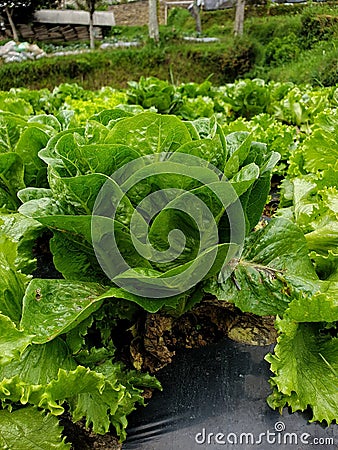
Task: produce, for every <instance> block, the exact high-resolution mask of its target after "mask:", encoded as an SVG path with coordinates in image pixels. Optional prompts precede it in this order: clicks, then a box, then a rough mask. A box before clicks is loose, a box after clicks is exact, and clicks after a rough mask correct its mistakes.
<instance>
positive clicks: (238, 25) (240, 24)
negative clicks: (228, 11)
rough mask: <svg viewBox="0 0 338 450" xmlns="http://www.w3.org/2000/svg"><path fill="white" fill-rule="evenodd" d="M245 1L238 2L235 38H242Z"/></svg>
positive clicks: (238, 0)
mask: <svg viewBox="0 0 338 450" xmlns="http://www.w3.org/2000/svg"><path fill="white" fill-rule="evenodd" d="M244 13H245V0H237V2H236V16H235V27H234V34H235V36H242V34H243V26H244Z"/></svg>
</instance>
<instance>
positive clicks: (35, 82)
mask: <svg viewBox="0 0 338 450" xmlns="http://www.w3.org/2000/svg"><path fill="white" fill-rule="evenodd" d="M263 10H264V11H265V14H267V11H268V10H267V9H266V8H265V9H264V8H263V7H260V8H256V10H255V9H253V8H248V9H247V12H246V14H247V16H246V20H245V25H244V30H245V35H244V36H243V38H241V39H235V38H234V37H233V32H232V29H233V15H234V10H233V9H230V10H229V9H228V10H223V11H212V12H206V11H203V12H202V29H203V35H204V36H212V37H218V38H219V42H218V43H208V44H197V43H192V42H189V43H187V42H186V41H184V40H183V39H182V38H183V37H184V36H186V35H190V36H192V35H194V34H195V28H194V27H195V24H194V20H193V19H192V17H191V16H190V14H189V13H188V11H187V10H185V9H172V10H171V13H170V16H169V21H168V25H167V26H161V27H160V36H161V41H160V43H159V45H154V43H153V42H150V41H149V39H148V30H147V27H146V26H143V27H126V26H118V27H113V28H112V30H111V33H110V36H108V37H107V38H105V40H113V41H114V40H115V41H116V40H124V41H132V40H138V41H140V42H141V44H142V46H141V47H140V48H124V49H113V50H105V51H102V50H99V49H98V50H96V51H94V52H91V53H87V54H81V55H76V56H74V55H73V56H63V57H58V58H56V57H55V58H44V59H41V60H38V61H32V62H31V61H27V62H23V63H12V64H0V89H2V90H8V89H10V88H11V87H21V86H26V87H29V88H31V89H37V88H43V87H47V88H49V89H52V88H53V87H54V86H55V85H57V84H60V83H63V82H68V83H71V82H77V83H79V84H81V85H83V86H84V87H85V88H87V89H99V88H100V87H102V86H106V85H108V86H113V87H115V88H124V87H126V86H127V82H128V81H130V80H137V79H139V77H140V76H141V75H143V76H146V77H147V76H157V77H159V78H162V79H165V80H171V79H172V77H173V78H174V80H175V82H176V83H180V82H190V81H195V82H199V83H200V82H203V81H204V80H205V79H206V78H208V77H209V76H210V75H211V74H212V78H211V80H212V82H213V83H214V84H215V85H220V84H224V83H227V82H232V81H234V80H235V79H238V78H243V77H260V78H263V79H266V80H276V81H277V80H279V81H293V82H296V83H312V84H313V83H315V84H320V85H324V86H327V85H333V84H336V83H337V82H338V69H337V64H338V63H337V61H338V51H337V50H336V48H338V47H337V42H338V20H336V19H335V17H338V10H337V8H336V7H333V6H330V5H329V4H326V5H311V4H310V5H307V6H304V5H294V7H286V6H285V5H281V6H278V7H277V6H276V7H273V8H271V11H270V10H269V11H268V12H269V13H270V15H269V16H267V15H265V16H263V15H262V11H263ZM283 10H284V12H285V11H287V12H288V14H286V15H277V12H278V13H280V12H281V11H283ZM254 13H255V14H254ZM318 15H319V16H320V17H323V18H324V19H325V20H324V21H323V20H322V19H320V20H319V21H318V20H317V17H318ZM327 18H329V20H327ZM309 20H310V22H309ZM311 21H312V22H311ZM309 23H310V24H311V23H312V24H314V27H308V24H309ZM98 44H99V43H98ZM296 47H297V48H296ZM295 50H297V51H295Z"/></svg>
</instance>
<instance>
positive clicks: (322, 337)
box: [266, 307, 338, 424]
mask: <svg viewBox="0 0 338 450" xmlns="http://www.w3.org/2000/svg"><path fill="white" fill-rule="evenodd" d="M306 311H307V309H305V311H304V312H305V313H306ZM325 311H327V308H326V307H325ZM299 314H300V310H299V309H298V311H297V315H299ZM334 316H337V308H336V313H335V314H333V315H332V318H334ZM336 318H337V317H336ZM277 325H278V330H279V332H280V333H281V336H280V337H279V338H278V344H277V346H276V347H275V354H274V355H271V354H269V355H267V356H266V360H267V361H268V362H269V363H270V364H271V370H272V372H273V373H274V374H275V375H274V376H273V377H272V378H271V380H270V383H271V386H272V387H273V393H272V394H271V395H270V396H269V398H268V403H269V405H270V406H271V407H272V408H279V409H282V408H283V407H284V406H286V405H289V406H290V407H291V408H292V411H293V412H294V411H298V410H300V411H304V410H305V409H307V408H308V407H311V409H312V411H313V417H312V419H311V421H312V422H313V421H319V422H322V421H326V422H327V424H330V423H331V422H332V421H333V420H335V419H337V411H338V384H337V379H338V339H337V338H333V337H332V336H331V335H330V333H329V332H328V330H325V328H326V327H325V324H323V323H297V322H294V321H291V320H290V319H286V320H279V321H277Z"/></svg>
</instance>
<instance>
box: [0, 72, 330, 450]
mask: <svg viewBox="0 0 338 450" xmlns="http://www.w3.org/2000/svg"><path fill="white" fill-rule="evenodd" d="M337 100H338V90H337V89H336V88H325V89H313V88H311V87H309V86H306V87H303V88H300V87H297V86H294V85H292V84H289V83H287V84H276V83H271V84H264V83H263V82H262V81H261V80H250V81H238V82H236V83H234V84H231V85H227V86H223V87H221V88H214V87H213V86H212V84H211V83H210V82H209V81H206V82H205V83H203V84H202V85H196V84H194V83H189V84H186V85H182V86H179V87H175V86H172V85H170V84H169V83H167V82H164V81H161V80H157V79H154V78H151V79H141V80H140V81H139V82H137V83H136V82H131V83H130V86H129V89H128V90H126V91H115V90H112V89H110V88H105V89H102V90H101V91H99V92H90V91H85V90H84V89H82V88H81V87H79V86H77V85H61V86H59V87H57V88H55V89H54V91H53V92H49V91H47V90H42V91H28V90H26V89H16V90H12V91H10V92H8V93H1V95H0V109H1V112H0V122H1V127H0V208H1V217H0V246H1V256H0V258H1V264H0V272H1V276H0V280H1V281H0V311H1V315H0V321H1V330H2V332H1V336H0V364H1V366H0V399H1V402H2V403H1V405H2V408H1V410H0V423H1V427H0V444H1V446H2V447H4V448H6V445H7V446H9V447H8V448H14V443H15V448H16V449H18V450H20V448H22V449H26V448H30V447H29V446H28V442H29V443H30V445H31V443H32V442H33V443H35V442H36V446H38V445H39V446H40V447H43V448H60V449H61V448H62V449H63V448H70V444H69V443H67V442H66V441H65V438H64V437H63V436H62V427H60V425H59V424H58V417H59V416H60V415H61V414H62V413H63V412H64V411H65V410H67V412H68V413H69V415H70V417H71V418H72V420H74V421H77V420H80V419H82V418H84V419H85V422H86V426H88V427H92V429H93V431H94V432H95V433H102V434H104V433H107V432H108V431H109V430H111V429H114V430H115V432H116V433H117V435H118V436H119V437H120V439H121V440H123V439H125V437H126V427H127V416H128V414H129V413H130V412H131V411H132V410H133V409H135V407H136V405H137V404H143V402H144V400H143V395H142V393H143V390H144V389H145V388H149V387H151V388H159V389H160V388H161V386H160V384H159V382H158V381H157V380H156V379H155V378H154V377H152V376H150V375H148V374H145V373H142V372H140V371H136V370H128V369H126V368H125V367H124V366H123V365H122V363H121V362H119V361H117V360H116V359H115V353H116V349H115V346H114V343H113V341H112V339H111V330H112V329H114V327H116V326H118V324H119V321H120V320H121V319H123V320H128V321H130V324H133V323H134V321H135V320H136V318H137V317H138V316H139V314H140V313H141V312H142V311H144V310H145V311H147V312H157V311H161V312H163V313H166V314H170V315H175V316H178V315H180V314H182V313H184V312H186V311H188V310H189V309H191V308H192V307H193V306H194V305H196V304H197V303H198V302H200V301H202V300H203V297H204V296H205V294H212V295H214V296H216V297H217V298H218V299H219V300H221V301H227V302H232V303H234V304H235V305H236V306H237V307H238V308H240V309H241V310H242V311H245V312H251V313H254V314H257V315H259V316H266V315H274V316H276V317H277V320H276V326H277V329H278V331H279V338H278V343H277V345H276V347H275V350H274V353H273V354H269V355H268V356H267V357H266V359H267V360H268V361H269V362H270V364H271V370H272V372H273V374H274V375H273V376H272V378H271V380H270V382H271V385H272V394H271V395H270V397H269V398H268V402H269V404H270V405H271V406H272V407H274V408H280V409H282V408H283V407H284V406H286V405H289V406H291V408H292V410H293V411H296V410H304V409H306V408H308V407H310V408H311V409H312V411H313V419H312V420H317V421H325V422H326V423H328V424H330V423H331V422H332V421H334V420H337V417H338V389H337V386H338V376H337V373H338V340H337V321H338V301H337V298H338V221H337V215H338V191H337V187H336V185H337V179H338V177H337V172H338V170H337V169H338V162H337V161H338V143H337V136H338V112H337V111H336V106H337ZM168 113H170V115H168ZM163 152H165V153H166V154H167V155H168V158H167V159H168V160H169V163H172V164H173V165H174V166H173V167H177V165H178V164H181V163H182V158H181V155H182V154H185V155H189V156H190V157H194V158H198V161H199V163H198V164H197V163H196V165H194V164H192V165H190V166H189V171H184V169H180V171H178V173H174V174H167V175H165V174H164V173H163V171H162V172H161V173H157V172H156V171H155V172H151V170H149V166H147V165H149V162H147V163H144V162H143V161H144V159H142V158H143V157H144V156H147V155H152V156H153V157H154V158H155V159H154V160H153V161H152V162H154V161H155V163H156V162H157V163H158V162H159V161H161V159H160V157H159V158H156V156H157V155H158V156H160V154H161V153H163ZM140 160H141V161H142V164H141V166H139V165H135V171H134V172H135V173H134V174H133V176H134V179H135V180H138V181H137V182H136V183H135V185H133V187H132V189H130V190H129V191H127V192H126V195H125V197H124V198H123V201H122V202H121V204H120V205H119V206H118V207H117V210H116V214H115V217H114V218H113V219H112V218H111V217H109V215H107V216H105V217H103V218H100V220H101V222H100V221H99V228H100V227H101V229H102V234H101V235H99V236H96V247H97V248H107V246H106V244H107V241H106V238H107V233H106V231H105V230H107V229H108V228H109V227H113V228H114V230H115V233H116V241H117V245H118V247H119V250H120V252H121V254H122V256H123V258H124V260H125V261H126V262H127V264H128V268H129V269H127V270H126V269H125V268H124V269H123V270H122V269H121V270H120V271H119V270H117V272H116V273H115V274H114V276H112V277H108V276H107V272H106V271H104V270H103V269H102V265H100V264H99V262H98V258H97V253H96V252H95V250H94V249H93V244H92V233H91V224H92V215H93V211H94V209H95V202H96V199H97V197H98V195H99V192H100V190H101V188H102V187H103V185H104V184H105V183H106V182H107V180H108V182H109V180H110V178H109V177H110V175H111V174H112V173H115V172H116V171H118V170H119V169H120V168H121V167H124V166H125V165H126V164H127V163H131V162H133V161H140ZM183 160H184V158H183ZM189 161H190V159H189ZM201 161H204V163H202V164H201ZM152 162H151V163H152ZM210 164H211V165H212V166H210ZM154 167H155V166H154ZM210 167H212V168H213V169H210ZM150 169H151V166H150ZM203 170H208V171H210V170H211V171H212V172H213V173H212V174H211V175H210V174H209V175H208V177H207V182H206V183H204V184H203V185H201V182H200V181H199V180H201V176H202V175H201V174H203V173H204V172H203ZM147 171H148V172H147ZM219 171H221V172H222V173H224V174H225V175H226V177H227V179H228V180H229V183H230V185H231V189H232V190H233V191H234V192H235V193H236V196H235V197H236V198H239V201H240V202H241V207H242V209H243V214H244V223H245V227H244V231H243V233H244V234H243V237H245V242H244V249H243V253H242V255H241V258H240V259H239V261H236V265H235V268H234V271H233V272H232V274H231V276H230V277H229V276H223V275H226V273H227V270H228V267H229V264H227V265H225V266H224V261H225V260H226V261H227V262H228V263H230V265H231V263H232V262H233V261H234V260H235V258H232V259H231V260H230V261H229V259H227V258H230V257H229V254H231V255H232V256H235V255H236V251H237V249H236V243H233V242H232V241H231V232H230V231H231V230H230V228H231V227H230V226H229V218H228V215H227V212H226V208H225V206H224V203H222V202H220V201H219V198H218V197H217V195H216V193H215V189H214V186H215V183H217V182H218V181H219ZM145 172H146V173H148V178H145V177H144V173H145ZM274 173H275V174H277V175H278V176H279V177H283V181H282V190H281V201H280V206H279V208H278V210H277V212H276V214H275V217H273V218H272V220H271V221H269V222H268V223H266V222H264V223H262V222H261V215H262V212H263V209H264V206H265V203H266V202H267V199H268V195H269V190H270V181H271V176H272V174H274ZM178 187H179V190H180V192H179V193H177V194H176V195H177V197H175V198H174V199H173V200H172V205H173V206H175V204H177V205H178V204H182V203H184V204H187V203H189V202H187V201H186V199H188V198H190V197H189V196H187V195H188V194H189V195H193V196H194V197H195V198H197V199H198V200H199V201H202V202H203V203H204V204H205V205H206V206H207V207H208V210H210V211H211V214H212V216H213V220H214V222H215V224H216V227H217V233H218V236H219V241H218V242H214V241H212V240H210V239H209V235H210V226H209V222H208V220H209V219H210V217H209V218H208V217H202V218H201V219H200V222H199V223H196V221H193V220H190V219H189V217H187V216H186V213H185V212H182V211H181V210H179V209H178V210H175V208H173V209H169V210H168V209H165V210H163V211H161V212H160V213H159V214H158V215H157V217H156V219H155V220H153V221H152V222H151V223H150V224H148V225H149V230H148V232H149V237H150V241H151V243H152V245H153V247H154V248H155V249H156V251H160V252H164V251H167V250H168V235H169V233H170V232H171V231H172V230H173V229H179V230H180V231H181V232H182V233H183V234H184V236H185V242H187V245H186V246H185V247H184V250H183V251H182V252H181V253H180V254H179V256H178V257H177V258H176V259H173V260H170V262H155V263H154V262H152V259H151V258H147V257H144V256H142V255H140V254H139V253H138V252H137V251H136V249H135V247H134V244H135V242H134V240H133V236H132V235H131V232H130V227H131V224H132V221H133V217H134V216H135V214H137V211H138V210H137V206H138V204H140V202H142V201H144V199H145V198H146V197H147V196H151V195H152V194H154V193H156V192H157V191H158V190H166V189H173V188H175V189H177V188H178ZM182 192H183V193H182ZM185 196H186V197H185ZM228 201H229V204H228V206H231V204H234V203H235V198H233V199H232V200H231V199H229V200H228ZM175 202H176V203H175ZM110 206H112V205H110ZM135 211H136V213H135ZM188 212H189V211H188ZM140 220H141V221H142V217H141V219H140ZM107 227H108V228H107ZM109 229H110V228H109ZM46 236H47V237H50V236H51V239H50V250H49V251H50V252H51V254H52V255H53V264H54V268H55V270H54V274H53V276H54V278H51V277H50V275H48V277H47V278H42V277H39V272H38V271H37V270H36V269H37V257H39V255H38V254H37V252H39V251H40V250H41V249H37V247H36V245H37V244H36V243H37V241H38V240H39V239H41V237H46ZM200 242H203V245H204V246H203V251H202V252H201V251H200ZM238 245H239V244H238ZM45 251H46V250H45ZM210 254H215V255H216V258H215V262H214V264H213V265H212V267H211V268H210V270H208V271H207V272H206V273H204V274H203V276H202V277H201V279H200V280H198V282H197V283H196V284H195V285H193V286H189V287H188V288H187V289H185V290H180V289H178V292H179V293H178V294H177V295H174V296H173V295H168V297H165V296H164V297H162V298H152V297H144V296H139V295H137V294H135V293H130V291H128V290H126V289H124V288H123V287H120V286H121V283H122V282H123V281H125V280H127V279H128V277H129V276H130V272H129V270H133V276H134V277H135V273H136V274H137V277H139V282H140V283H141V282H142V281H144V280H145V279H146V280H148V279H149V277H151V278H152V279H160V280H162V281H163V280H164V283H165V281H166V279H168V277H169V276H173V275H174V276H177V277H178V278H177V279H180V278H179V277H180V276H181V275H182V274H183V275H184V277H185V278H187V275H189V274H190V272H189V270H191V269H190V268H191V267H192V264H195V263H196V261H197V263H198V264H200V265H201V266H204V265H205V260H206V259H208V255H210ZM106 256H107V257H108V258H109V254H108V255H106ZM110 256H111V255H110ZM38 269H40V270H41V267H40V268H38ZM190 275H191V274H190ZM114 277H115V278H114ZM176 287H177V286H176ZM178 287H179V286H178ZM93 336H95V339H93ZM18 423H20V427H18V426H16V424H18ZM112 427H113V428H112ZM41 429H43V430H44V431H45V432H44V433H43V434H41ZM13 430H15V431H14V432H13ZM41 436H43V439H44V442H41ZM21 443H22V444H21ZM18 445H19V446H20V445H21V447H18Z"/></svg>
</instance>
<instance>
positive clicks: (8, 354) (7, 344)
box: [0, 314, 34, 364]
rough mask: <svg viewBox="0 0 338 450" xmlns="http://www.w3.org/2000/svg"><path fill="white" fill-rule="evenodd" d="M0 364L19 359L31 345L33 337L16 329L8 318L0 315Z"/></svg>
mask: <svg viewBox="0 0 338 450" xmlns="http://www.w3.org/2000/svg"><path fill="white" fill-rule="evenodd" d="M0 328H1V333H0V364H7V363H9V362H10V361H12V360H13V359H16V358H19V357H20V355H21V354H22V353H23V352H24V351H25V349H26V348H27V347H28V346H29V345H30V344H31V343H32V340H33V337H34V336H33V335H29V334H27V333H26V332H25V331H20V330H18V329H17V327H16V326H15V324H14V323H13V322H12V321H11V320H10V319H9V317H7V316H4V315H2V314H0Z"/></svg>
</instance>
